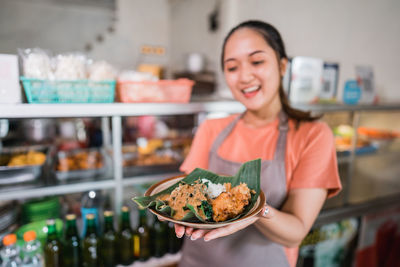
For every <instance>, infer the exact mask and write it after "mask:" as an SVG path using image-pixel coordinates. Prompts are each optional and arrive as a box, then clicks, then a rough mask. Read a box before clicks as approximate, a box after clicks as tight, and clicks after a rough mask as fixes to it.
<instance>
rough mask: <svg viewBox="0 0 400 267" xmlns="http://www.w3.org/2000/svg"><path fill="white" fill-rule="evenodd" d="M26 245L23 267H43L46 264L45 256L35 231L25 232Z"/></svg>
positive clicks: (23, 249)
mask: <svg viewBox="0 0 400 267" xmlns="http://www.w3.org/2000/svg"><path fill="white" fill-rule="evenodd" d="M24 241H25V243H24V246H23V247H22V251H23V255H24V256H23V259H22V266H23V267H42V266H43V265H44V261H43V257H42V254H41V251H40V242H39V240H37V239H36V232H35V231H27V232H25V233H24Z"/></svg>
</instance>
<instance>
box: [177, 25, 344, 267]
mask: <svg viewBox="0 0 400 267" xmlns="http://www.w3.org/2000/svg"><path fill="white" fill-rule="evenodd" d="M222 51H223V53H222V55H221V64H222V70H223V71H224V75H225V79H226V82H227V84H228V86H229V88H230V90H231V92H232V94H233V96H234V97H235V99H236V100H238V101H240V102H241V103H242V104H243V105H244V106H245V107H246V111H245V112H244V113H243V114H240V115H231V116H229V117H227V118H222V119H210V120H206V121H205V122H204V123H203V124H202V125H200V127H199V128H198V131H197V132H196V136H195V138H194V140H193V143H192V147H191V150H190V152H189V154H188V157H187V158H186V159H185V161H184V163H183V164H182V166H181V171H183V172H186V173H189V172H191V171H192V170H193V169H194V168H196V167H199V168H204V169H208V170H210V171H212V172H215V173H224V174H227V175H232V174H233V173H235V172H236V171H237V170H238V168H239V167H240V166H241V164H242V163H243V162H246V161H249V160H252V159H255V158H261V159H262V162H261V177H260V183H261V190H262V191H263V192H264V193H265V195H266V203H268V206H265V207H264V209H263V210H261V211H260V212H259V213H258V216H255V217H253V218H252V219H251V220H246V221H243V222H241V223H236V224H232V225H227V226H224V227H220V228H218V229H213V230H207V229H195V228H192V227H185V226H183V225H180V224H176V225H175V231H176V234H177V236H183V235H184V234H186V235H187V236H190V239H191V240H187V242H185V243H184V247H183V257H182V260H181V262H180V265H179V266H295V264H296V259H297V252H298V248H297V247H298V245H299V244H300V242H301V241H302V239H303V238H304V237H305V235H306V234H307V233H308V231H309V229H310V228H311V226H312V224H313V223H314V220H315V219H316V217H317V215H318V213H319V211H320V209H321V207H322V205H323V203H324V201H325V199H326V197H327V196H328V197H330V196H333V195H335V194H337V193H338V192H339V191H340V189H341V184H340V180H339V176H338V171H337V165H336V152H335V147H334V141H333V135H332V132H331V131H330V129H329V127H328V126H327V125H326V124H324V123H322V122H319V121H317V119H318V118H315V117H312V116H311V115H310V113H308V112H303V111H299V110H296V109H293V108H292V107H291V106H290V105H289V103H288V101H287V98H286V96H285V94H284V91H283V88H282V84H281V80H282V77H283V75H284V73H285V70H286V64H287V56H286V52H285V48H284V45H283V41H282V39H281V37H280V34H279V32H278V31H277V30H276V29H275V28H274V27H273V26H271V25H270V24H267V23H264V22H261V21H246V22H243V23H241V24H239V25H238V26H237V27H235V28H233V29H232V30H231V31H230V32H229V34H228V35H227V37H226V38H225V41H224V44H223V49H222ZM266 203H265V204H266ZM266 210H268V212H265V211H266ZM205 241H208V242H205ZM221 255H225V257H224V259H222V258H221Z"/></svg>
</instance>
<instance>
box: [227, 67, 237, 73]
mask: <svg viewBox="0 0 400 267" xmlns="http://www.w3.org/2000/svg"><path fill="white" fill-rule="evenodd" d="M236 69H237V67H229V68H226V70H227V71H229V72H232V71H235V70H236Z"/></svg>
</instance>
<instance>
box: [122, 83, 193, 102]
mask: <svg viewBox="0 0 400 267" xmlns="http://www.w3.org/2000/svg"><path fill="white" fill-rule="evenodd" d="M193 85H194V81H192V80H189V79H185V78H182V79H177V80H160V81H136V82H135V81H118V84H117V95H118V100H119V101H120V102H127V103H132V102H173V103H188V102H189V101H190V96H191V94H192V88H193Z"/></svg>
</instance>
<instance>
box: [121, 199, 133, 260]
mask: <svg viewBox="0 0 400 267" xmlns="http://www.w3.org/2000/svg"><path fill="white" fill-rule="evenodd" d="M118 245H119V249H118V252H119V253H118V262H119V264H122V265H130V264H132V262H133V261H134V257H133V230H132V228H131V220H130V213H129V208H128V207H127V206H123V207H122V208H121V227H120V231H119V233H118Z"/></svg>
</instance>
